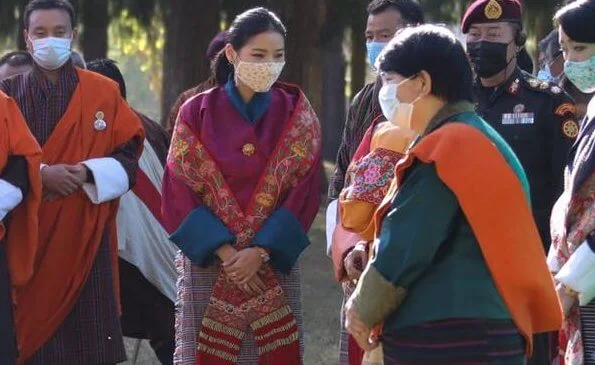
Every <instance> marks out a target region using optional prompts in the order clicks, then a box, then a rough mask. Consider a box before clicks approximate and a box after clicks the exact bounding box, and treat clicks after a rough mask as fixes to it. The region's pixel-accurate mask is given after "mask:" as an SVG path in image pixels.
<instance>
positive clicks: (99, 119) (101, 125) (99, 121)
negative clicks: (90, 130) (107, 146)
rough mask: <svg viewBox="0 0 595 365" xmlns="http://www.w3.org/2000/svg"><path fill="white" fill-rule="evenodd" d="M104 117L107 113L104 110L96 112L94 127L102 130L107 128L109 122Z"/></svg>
mask: <svg viewBox="0 0 595 365" xmlns="http://www.w3.org/2000/svg"><path fill="white" fill-rule="evenodd" d="M103 118H105V114H104V113H103V112H102V111H98V112H97V113H95V123H93V127H94V128H95V130H96V131H102V130H104V129H105V128H107V123H106V122H105V120H104V119H103Z"/></svg>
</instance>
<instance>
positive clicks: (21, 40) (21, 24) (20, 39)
mask: <svg viewBox="0 0 595 365" xmlns="http://www.w3.org/2000/svg"><path fill="white" fill-rule="evenodd" d="M27 3H29V0H20V1H19V20H18V24H17V35H16V40H17V41H16V44H17V48H18V49H19V50H21V51H26V50H27V43H25V37H24V35H23V30H24V29H25V7H26V6H27Z"/></svg>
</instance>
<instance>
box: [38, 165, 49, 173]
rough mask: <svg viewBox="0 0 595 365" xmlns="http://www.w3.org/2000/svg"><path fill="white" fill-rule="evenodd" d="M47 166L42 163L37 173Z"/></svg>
mask: <svg viewBox="0 0 595 365" xmlns="http://www.w3.org/2000/svg"><path fill="white" fill-rule="evenodd" d="M48 166H49V165H48V164H45V163H42V164H41V165H39V171H41V170H43V169H45V168H46V167H48Z"/></svg>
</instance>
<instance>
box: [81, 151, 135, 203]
mask: <svg viewBox="0 0 595 365" xmlns="http://www.w3.org/2000/svg"><path fill="white" fill-rule="evenodd" d="M83 165H85V166H87V167H88V168H89V170H91V172H92V173H93V179H94V180H95V183H94V184H89V183H84V184H83V190H84V191H85V193H86V194H87V196H88V197H89V199H90V200H91V201H92V202H93V203H94V204H101V203H105V202H108V201H110V200H113V199H116V198H119V197H120V196H122V195H124V194H125V193H126V192H127V191H128V190H129V188H130V181H129V180H128V174H127V173H126V170H124V167H123V166H122V164H120V162H118V161H117V160H116V159H115V158H112V157H104V158H94V159H91V160H87V161H84V162H83Z"/></svg>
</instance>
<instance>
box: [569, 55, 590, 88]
mask: <svg viewBox="0 0 595 365" xmlns="http://www.w3.org/2000/svg"><path fill="white" fill-rule="evenodd" d="M564 74H565V75H566V77H568V79H569V80H570V81H571V82H572V83H573V84H574V86H576V87H577V88H578V89H579V90H580V91H582V92H583V93H585V94H591V93H593V92H595V56H592V57H591V58H589V59H588V60H585V61H581V62H574V61H566V62H565V63H564Z"/></svg>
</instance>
